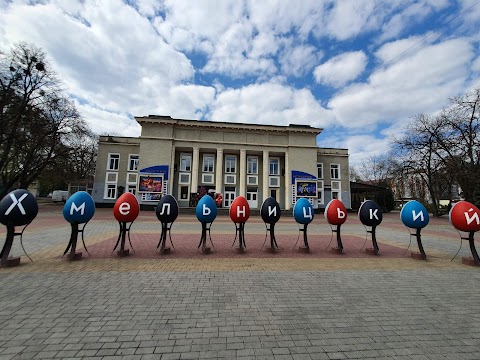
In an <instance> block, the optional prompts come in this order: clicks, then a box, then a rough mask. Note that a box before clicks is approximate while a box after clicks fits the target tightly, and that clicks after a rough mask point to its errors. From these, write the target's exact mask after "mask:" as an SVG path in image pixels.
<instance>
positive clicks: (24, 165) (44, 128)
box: [0, 43, 88, 198]
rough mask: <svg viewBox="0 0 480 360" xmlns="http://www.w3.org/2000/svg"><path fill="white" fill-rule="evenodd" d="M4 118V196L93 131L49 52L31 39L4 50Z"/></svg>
mask: <svg viewBox="0 0 480 360" xmlns="http://www.w3.org/2000/svg"><path fill="white" fill-rule="evenodd" d="M0 121H1V124H2V126H1V127H0V198H2V197H3V196H5V195H6V194H7V193H8V192H9V191H10V190H11V189H12V188H15V187H20V188H27V187H28V185H29V184H30V183H32V182H33V181H34V180H36V179H37V178H38V176H39V175H40V174H41V173H42V171H43V170H44V169H45V168H46V167H47V166H52V165H54V164H55V163H56V162H58V161H59V160H60V159H62V158H65V157H68V155H69V154H70V153H71V151H72V149H71V146H69V144H68V140H69V139H72V138H75V137H78V136H82V134H84V133H85V132H86V131H88V127H87V126H86V124H85V123H84V121H83V120H82V119H81V118H80V115H79V113H78V111H77V109H76V108H75V105H74V103H73V101H71V100H69V99H68V98H67V96H66V95H64V89H63V87H62V84H61V82H60V81H59V79H58V78H57V76H56V74H55V72H54V71H53V70H52V68H51V66H50V64H49V63H48V61H47V59H46V55H45V53H44V52H43V51H42V50H41V49H39V48H37V47H35V46H34V45H29V44H26V43H19V44H17V45H15V46H13V47H12V49H11V52H10V53H9V54H0Z"/></svg>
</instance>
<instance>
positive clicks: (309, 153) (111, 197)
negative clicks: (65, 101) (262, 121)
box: [92, 115, 350, 209]
mask: <svg viewBox="0 0 480 360" xmlns="http://www.w3.org/2000/svg"><path fill="white" fill-rule="evenodd" d="M135 119H136V120H137V122H138V123H139V124H140V125H141V126H142V133H141V136H140V137H138V138H128V137H116V136H101V137H100V140H99V146H98V158H97V166H96V172H95V181H94V189H93V194H92V196H93V199H94V200H95V202H96V203H98V204H113V203H115V201H116V199H117V198H118V196H120V195H121V194H122V193H123V192H126V191H128V192H131V193H133V194H135V195H136V196H137V199H138V200H139V202H140V203H141V204H152V205H155V204H156V202H157V201H158V200H159V199H160V197H161V196H162V195H163V194H171V195H172V196H174V197H175V198H176V199H177V201H178V203H179V206H180V207H192V206H195V205H196V202H197V201H198V199H199V198H200V197H201V196H203V195H204V194H211V195H212V196H213V197H214V198H215V199H216V202H217V204H218V205H219V206H222V207H229V206H230V204H231V203H232V202H233V200H234V199H235V198H236V197H237V196H239V195H242V196H244V197H245V198H246V199H247V201H248V203H249V205H250V207H251V208H252V209H259V208H260V207H261V206H262V203H263V201H264V200H265V199H266V198H268V197H273V198H275V199H276V200H277V202H278V203H279V204H280V206H281V207H282V208H283V209H291V208H292V207H293V206H294V204H295V202H296V199H297V198H299V197H306V198H307V199H309V200H310V202H311V203H312V205H313V206H314V207H315V208H323V207H325V205H326V204H327V203H328V201H330V200H331V199H332V198H338V199H340V200H342V202H343V203H344V204H345V206H346V207H347V208H350V183H349V170H348V151H347V150H346V149H327V148H318V147H317V135H319V134H320V133H321V132H322V129H319V128H313V127H310V126H308V125H289V126H273V125H255V124H240V123H227V122H211V121H197V120H183V119H173V118H171V117H168V116H153V115H150V116H145V117H136V118H135Z"/></svg>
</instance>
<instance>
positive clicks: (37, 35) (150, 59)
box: [0, 0, 480, 165]
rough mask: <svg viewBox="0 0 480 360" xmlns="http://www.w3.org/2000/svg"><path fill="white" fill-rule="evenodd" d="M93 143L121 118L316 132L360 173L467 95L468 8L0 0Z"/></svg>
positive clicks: (474, 48) (371, 1) (16, 38)
mask: <svg viewBox="0 0 480 360" xmlns="http://www.w3.org/2000/svg"><path fill="white" fill-rule="evenodd" d="M20 41H25V42H28V43H32V44H35V45H36V46H38V47H40V48H42V49H43V50H44V51H45V52H46V54H47V57H48V59H49V60H50V62H51V64H52V66H53V68H54V70H55V71H56V73H57V74H58V76H59V77H60V78H61V79H62V80H63V82H64V84H65V87H66V89H67V92H68V94H69V96H71V98H72V99H73V100H74V101H75V103H76V106H77V108H78V110H79V112H80V114H81V115H82V117H83V118H84V119H85V120H86V121H87V122H88V123H89V125H90V127H91V128H92V129H93V130H94V131H95V132H96V133H98V134H110V135H121V136H139V135H140V133H141V127H140V125H139V124H138V123H137V122H136V121H135V119H134V116H147V115H150V114H155V115H167V116H171V117H173V118H181V119H196V120H210V121H226V122H241V123H255V124H269V125H282V126H283V125H289V124H307V125H311V126H314V127H319V128H322V129H323V131H322V133H321V134H320V135H319V136H318V137H317V144H318V146H320V147H339V148H347V149H349V153H350V163H351V164H353V165H356V164H360V163H361V162H362V161H364V160H366V159H368V158H369V157H371V156H374V155H381V154H384V153H386V152H387V151H388V149H389V142H390V139H391V137H392V136H393V135H396V136H398V135H399V134H401V131H402V129H403V127H404V126H405V125H406V124H407V123H408V122H410V121H411V119H412V117H413V116H415V115H417V114H420V113H435V112H437V111H439V110H441V109H442V108H443V107H444V106H446V105H448V99H449V98H451V97H453V96H457V95H460V94H463V93H465V92H468V91H471V90H473V89H474V88H476V87H479V86H480V1H479V0H341V1H327V0H325V1H320V0H295V1H293V0H292V1H287V0H261V1H253V0H246V1H242V0H232V1H230V0H218V1H212V0H198V1H190V0H165V1H154V0H139V1H133V0H127V1H121V0H96V1H90V0H84V1H69V0H44V1H26V0H20V1H15V0H14V1H10V0H0V50H2V51H8V49H9V47H10V46H11V45H12V44H14V43H17V42H20Z"/></svg>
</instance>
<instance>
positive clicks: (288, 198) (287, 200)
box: [285, 152, 292, 210]
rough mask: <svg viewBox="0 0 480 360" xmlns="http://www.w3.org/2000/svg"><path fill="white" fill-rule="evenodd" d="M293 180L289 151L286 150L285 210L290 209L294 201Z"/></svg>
mask: <svg viewBox="0 0 480 360" xmlns="http://www.w3.org/2000/svg"><path fill="white" fill-rule="evenodd" d="M291 182H292V180H291V178H290V166H289V164H288V152H285V210H290V206H291V203H292V184H290V183H291Z"/></svg>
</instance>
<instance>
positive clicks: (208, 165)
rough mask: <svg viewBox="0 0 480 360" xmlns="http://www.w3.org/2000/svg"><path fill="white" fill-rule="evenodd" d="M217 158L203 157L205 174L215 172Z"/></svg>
mask: <svg viewBox="0 0 480 360" xmlns="http://www.w3.org/2000/svg"><path fill="white" fill-rule="evenodd" d="M214 162H215V156H213V155H207V154H205V155H203V172H209V173H212V172H213V170H214V165H213V164H214Z"/></svg>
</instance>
